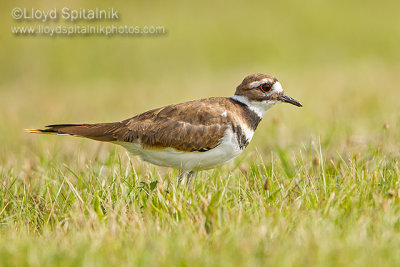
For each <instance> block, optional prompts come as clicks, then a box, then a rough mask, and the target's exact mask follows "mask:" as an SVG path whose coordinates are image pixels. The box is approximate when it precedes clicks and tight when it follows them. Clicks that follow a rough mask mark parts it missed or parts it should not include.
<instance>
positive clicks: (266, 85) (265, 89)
mask: <svg viewBox="0 0 400 267" xmlns="http://www.w3.org/2000/svg"><path fill="white" fill-rule="evenodd" d="M260 89H261V91H263V92H264V93H267V92H269V91H271V85H270V84H269V83H263V84H261V85H260Z"/></svg>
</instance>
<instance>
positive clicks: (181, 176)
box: [178, 170, 187, 188]
mask: <svg viewBox="0 0 400 267" xmlns="http://www.w3.org/2000/svg"><path fill="white" fill-rule="evenodd" d="M186 176H187V172H185V171H182V170H179V177H178V188H179V186H180V185H181V183H182V181H184V180H185V177H186Z"/></svg>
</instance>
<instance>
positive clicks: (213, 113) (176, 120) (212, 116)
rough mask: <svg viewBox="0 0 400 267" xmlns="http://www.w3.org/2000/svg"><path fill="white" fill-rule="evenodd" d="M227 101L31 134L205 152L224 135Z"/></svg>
mask: <svg viewBox="0 0 400 267" xmlns="http://www.w3.org/2000/svg"><path fill="white" fill-rule="evenodd" d="M230 102H231V101H229V100H228V99H227V98H209V99H203V100H198V101H191V102H186V103H181V104H176V105H170V106H166V107H163V108H159V109H154V110H150V111H147V112H145V113H142V114H140V115H137V116H135V117H133V118H130V119H127V120H124V121H121V122H113V123H95V124H56V125H49V126H46V127H47V129H27V131H28V132H31V133H46V134H57V135H74V136H82V137H86V138H90V139H94V140H98V141H106V142H115V141H120V142H138V141H139V142H140V144H141V145H142V146H144V147H148V148H168V147H171V148H174V149H176V150H180V151H207V150H209V149H212V148H214V147H216V146H217V145H218V144H219V143H220V141H221V140H222V138H223V137H224V135H225V131H226V130H227V127H228V125H229V124H230V123H229V119H228V118H230V116H223V115H222V114H223V113H224V112H225V111H226V105H228V104H229V103H230Z"/></svg>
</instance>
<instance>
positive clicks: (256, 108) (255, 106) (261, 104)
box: [231, 95, 277, 119]
mask: <svg viewBox="0 0 400 267" xmlns="http://www.w3.org/2000/svg"><path fill="white" fill-rule="evenodd" d="M231 99H233V100H235V101H237V102H240V103H242V104H245V105H246V106H247V107H248V108H249V109H250V110H251V111H253V112H255V113H256V114H257V116H259V117H260V119H262V118H263V117H264V114H265V112H266V111H267V110H268V109H270V108H271V107H272V106H273V105H275V104H276V103H277V102H270V101H251V100H249V99H248V98H247V97H246V96H243V95H234V96H232V97H231Z"/></svg>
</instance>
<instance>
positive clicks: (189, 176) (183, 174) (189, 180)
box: [178, 170, 194, 189]
mask: <svg viewBox="0 0 400 267" xmlns="http://www.w3.org/2000/svg"><path fill="white" fill-rule="evenodd" d="M193 175H194V171H190V172H185V171H182V170H180V171H179V177H178V187H179V186H180V185H181V184H183V182H184V181H185V178H186V186H187V187H188V189H190V186H191V185H192V180H193V179H192V178H193Z"/></svg>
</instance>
